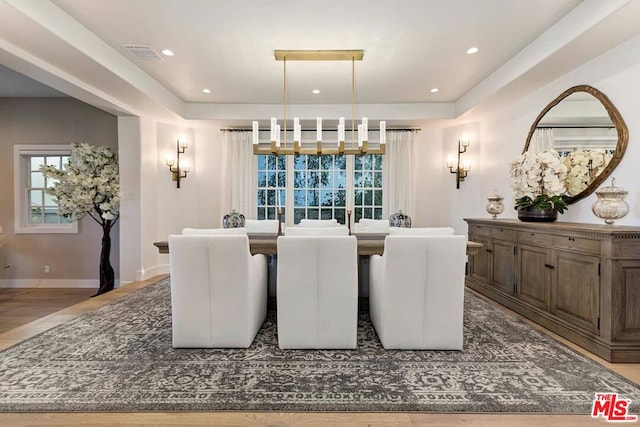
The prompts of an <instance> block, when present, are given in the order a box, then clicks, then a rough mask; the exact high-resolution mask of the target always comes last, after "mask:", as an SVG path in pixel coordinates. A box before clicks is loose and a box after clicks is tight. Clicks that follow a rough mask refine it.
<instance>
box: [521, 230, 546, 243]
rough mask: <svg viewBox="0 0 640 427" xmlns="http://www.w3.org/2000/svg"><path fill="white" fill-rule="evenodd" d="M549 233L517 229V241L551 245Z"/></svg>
mask: <svg viewBox="0 0 640 427" xmlns="http://www.w3.org/2000/svg"><path fill="white" fill-rule="evenodd" d="M551 237H552V236H551V234H544V233H535V232H532V231H518V242H520V243H529V244H531V245H545V246H551V244H552V239H551Z"/></svg>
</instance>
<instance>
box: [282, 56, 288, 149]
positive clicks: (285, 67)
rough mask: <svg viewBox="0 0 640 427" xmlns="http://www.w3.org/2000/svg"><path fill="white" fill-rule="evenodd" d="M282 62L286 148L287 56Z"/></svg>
mask: <svg viewBox="0 0 640 427" xmlns="http://www.w3.org/2000/svg"><path fill="white" fill-rule="evenodd" d="M282 64H283V67H284V94H283V96H284V102H283V103H282V105H283V106H284V123H283V126H284V135H283V141H282V142H283V145H284V148H287V57H286V56H285V57H284V59H283V60H282Z"/></svg>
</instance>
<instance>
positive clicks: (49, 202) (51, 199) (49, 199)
mask: <svg viewBox="0 0 640 427" xmlns="http://www.w3.org/2000/svg"><path fill="white" fill-rule="evenodd" d="M44 204H45V206H55V207H56V209H57V208H58V202H57V201H56V197H55V196H54V195H53V194H49V193H44Z"/></svg>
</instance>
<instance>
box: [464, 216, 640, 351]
mask: <svg viewBox="0 0 640 427" xmlns="http://www.w3.org/2000/svg"><path fill="white" fill-rule="evenodd" d="M465 221H466V222H467V223H468V225H469V240H470V241H474V242H479V243H482V244H483V247H482V248H481V249H480V250H479V252H478V253H477V254H476V255H475V256H473V257H469V270H468V275H467V278H466V284H467V286H468V287H469V288H471V289H474V290H475V291H477V292H479V293H481V294H483V295H485V296H487V297H489V298H491V299H493V300H495V301H497V302H499V303H500V304H502V305H504V306H506V307H509V308H510V309H512V310H513V311H515V312H517V313H520V314H521V315H523V316H525V317H527V318H529V319H531V320H533V321H534V322H536V323H538V324H540V325H542V326H544V327H545V328H547V329H550V330H551V331H553V332H555V333H557V334H558V335H560V336H562V337H564V338H567V339H568V340H570V341H573V342H574V343H576V344H578V345H579V346H581V347H584V348H586V349H587V350H589V351H591V352H593V353H595V354H597V355H598V356H600V357H602V358H604V359H606V360H607V361H610V362H640V227H628V226H607V225H604V224H603V225H597V224H578V223H567V222H554V223H532V222H521V221H519V220H493V219H471V218H468V219H465Z"/></svg>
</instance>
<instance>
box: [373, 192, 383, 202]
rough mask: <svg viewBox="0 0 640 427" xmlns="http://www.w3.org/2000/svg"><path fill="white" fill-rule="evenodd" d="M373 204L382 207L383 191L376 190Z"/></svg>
mask: <svg viewBox="0 0 640 427" xmlns="http://www.w3.org/2000/svg"><path fill="white" fill-rule="evenodd" d="M373 204H374V205H376V206H382V190H374V192H373Z"/></svg>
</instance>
